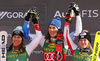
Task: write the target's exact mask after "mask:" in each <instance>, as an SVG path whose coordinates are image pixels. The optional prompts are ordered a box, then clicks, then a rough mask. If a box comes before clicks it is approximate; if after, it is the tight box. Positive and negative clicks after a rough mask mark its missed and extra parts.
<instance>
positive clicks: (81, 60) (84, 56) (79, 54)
mask: <svg viewBox="0 0 100 61" xmlns="http://www.w3.org/2000/svg"><path fill="white" fill-rule="evenodd" d="M76 23H77V24H76V28H77V29H76V30H79V31H81V30H82V24H81V17H80V16H76ZM68 28H69V24H67V25H65V28H64V31H65V33H64V35H65V36H66V39H67V44H68V46H69V48H70V50H71V53H72V60H73V61H91V59H92V53H91V52H83V51H80V50H79V49H77V48H78V46H77V45H76V44H75V43H74V42H73V40H75V39H74V36H78V35H79V33H80V32H79V33H77V35H76V34H74V35H73V36H70V35H69V29H68Z"/></svg>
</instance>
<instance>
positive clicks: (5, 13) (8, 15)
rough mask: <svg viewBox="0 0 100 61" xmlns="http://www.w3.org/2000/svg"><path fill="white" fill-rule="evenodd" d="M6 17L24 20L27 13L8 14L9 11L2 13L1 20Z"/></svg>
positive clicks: (0, 13) (0, 14)
mask: <svg viewBox="0 0 100 61" xmlns="http://www.w3.org/2000/svg"><path fill="white" fill-rule="evenodd" d="M4 17H7V18H24V17H25V13H23V12H8V11H2V12H0V19H3V18H4Z"/></svg>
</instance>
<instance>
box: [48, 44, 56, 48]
mask: <svg viewBox="0 0 100 61" xmlns="http://www.w3.org/2000/svg"><path fill="white" fill-rule="evenodd" d="M55 46H56V44H49V45H48V47H50V48H55Z"/></svg>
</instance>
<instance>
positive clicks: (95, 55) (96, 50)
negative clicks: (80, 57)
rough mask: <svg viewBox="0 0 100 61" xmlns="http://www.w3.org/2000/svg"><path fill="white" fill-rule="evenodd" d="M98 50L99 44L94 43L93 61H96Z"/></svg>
mask: <svg viewBox="0 0 100 61" xmlns="http://www.w3.org/2000/svg"><path fill="white" fill-rule="evenodd" d="M98 50H99V43H98V42H97V43H96V47H95V54H94V57H93V61H96V60H97V59H96V58H97V52H98Z"/></svg>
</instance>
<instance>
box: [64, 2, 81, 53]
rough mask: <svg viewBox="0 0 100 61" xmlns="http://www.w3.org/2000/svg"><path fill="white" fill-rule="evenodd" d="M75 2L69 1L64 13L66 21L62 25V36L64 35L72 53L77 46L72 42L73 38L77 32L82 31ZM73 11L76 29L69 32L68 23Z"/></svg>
mask: <svg viewBox="0 0 100 61" xmlns="http://www.w3.org/2000/svg"><path fill="white" fill-rule="evenodd" d="M76 8H77V7H76V4H75V3H70V6H69V10H68V13H67V15H66V17H65V18H66V21H65V27H64V32H65V33H64V36H65V37H66V38H65V39H66V41H67V44H68V46H69V48H70V50H71V52H72V54H73V52H74V51H75V49H76V48H77V45H76V44H75V43H74V42H73V40H74V39H75V38H76V37H77V36H78V35H79V33H80V32H81V31H82V23H81V17H80V16H79V11H77V12H76ZM73 11H74V12H75V15H76V31H75V32H72V33H71V34H69V23H70V22H71V19H72V17H73Z"/></svg>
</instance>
